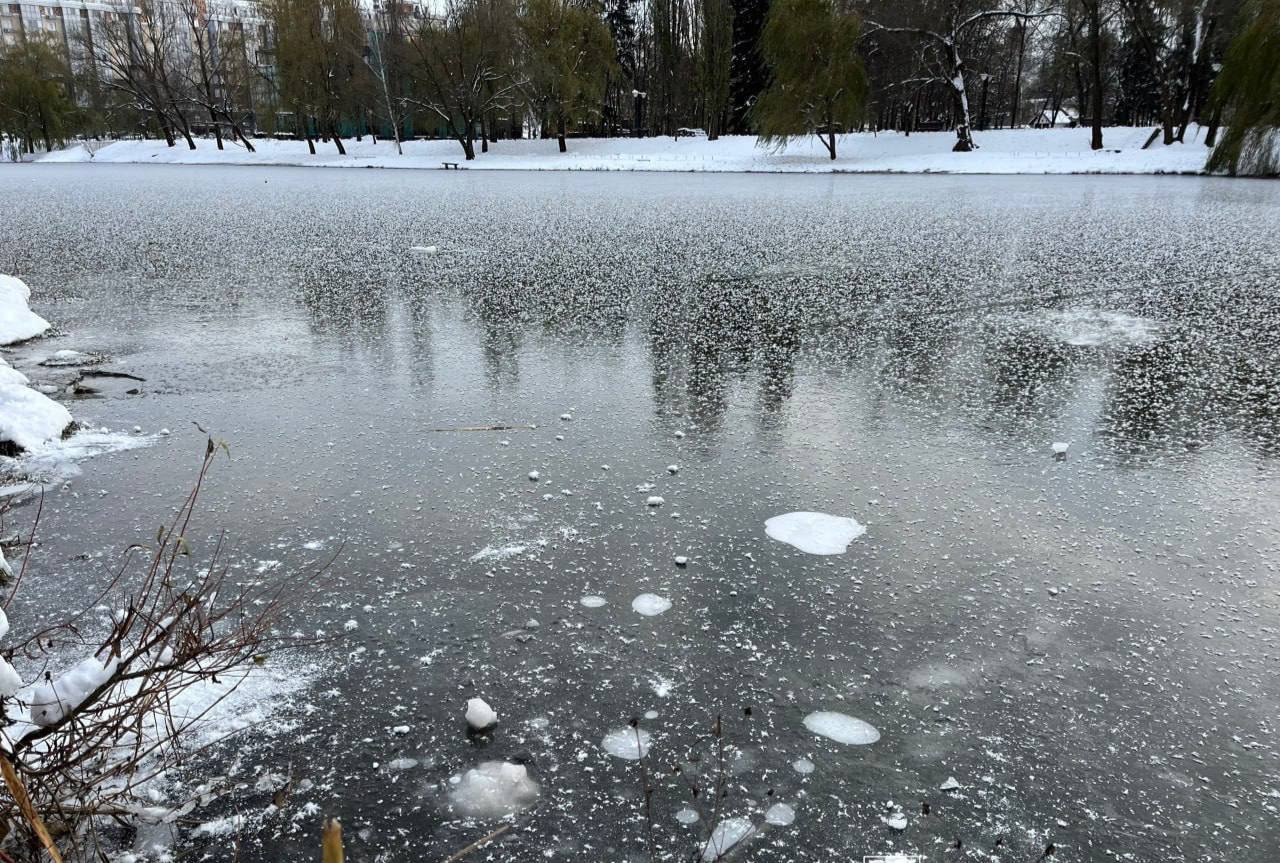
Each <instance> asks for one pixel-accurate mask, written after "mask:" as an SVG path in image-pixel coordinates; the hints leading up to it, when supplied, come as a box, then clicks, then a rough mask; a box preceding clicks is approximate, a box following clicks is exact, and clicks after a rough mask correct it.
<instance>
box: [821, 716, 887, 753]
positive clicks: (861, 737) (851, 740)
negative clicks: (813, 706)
mask: <svg viewBox="0 0 1280 863" xmlns="http://www.w3.org/2000/svg"><path fill="white" fill-rule="evenodd" d="M804 727H805V728H807V729H809V730H810V731H812V732H813V733H814V734H821V735H822V736H823V737H827V738H830V739H831V740H834V741H835V742H836V743H847V744H850V745H852V746H867V745H869V744H871V743H875V742H876V741H877V740H879V739H880V732H879V731H877V730H876V727H875V726H874V725H872V724H870V723H869V722H863V721H862V720H861V719H855V718H854V717H852V716H848V715H846V714H844V713H837V712H835V711H834V710H817V711H815V712H813V713H810V714H809V715H808V716H806V717H805V718H804Z"/></svg>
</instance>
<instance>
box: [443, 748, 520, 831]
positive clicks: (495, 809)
mask: <svg viewBox="0 0 1280 863" xmlns="http://www.w3.org/2000/svg"><path fill="white" fill-rule="evenodd" d="M455 780H456V781H455V782H454V785H453V790H452V791H450V793H449V805H450V806H451V807H452V808H453V809H454V811H456V812H457V813H459V814H460V815H465V816H468V817H470V818H504V817H506V816H507V815H514V814H515V813H517V812H522V811H523V810H525V809H528V808H529V807H530V806H532V805H533V804H534V803H536V802H537V801H538V796H539V795H540V794H541V792H542V789H540V788H539V787H538V783H537V782H534V781H533V779H531V778H530V777H529V771H528V770H526V769H525V767H524V765H523V764H512V763H511V762H509V761H485V762H484V763H482V764H480V765H479V766H478V767H473V768H472V769H471V770H468V771H467V772H466V773H464V774H463V775H462V776H461V778H458V777H455Z"/></svg>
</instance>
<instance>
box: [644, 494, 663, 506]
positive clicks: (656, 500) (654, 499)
mask: <svg viewBox="0 0 1280 863" xmlns="http://www.w3.org/2000/svg"><path fill="white" fill-rule="evenodd" d="M666 502H667V501H666V499H665V498H662V497H659V496H658V495H656V494H651V495H649V497H648V498H647V499H646V500H645V502H644V505H645V506H662V505H663V504H664V503H666Z"/></svg>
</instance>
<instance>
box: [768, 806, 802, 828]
mask: <svg viewBox="0 0 1280 863" xmlns="http://www.w3.org/2000/svg"><path fill="white" fill-rule="evenodd" d="M764 820H765V821H766V822H767V823H769V824H773V825H774V826H776V827H786V826H787V825H788V824H790V823H791V822H792V821H795V820H796V810H794V809H792V808H791V807H790V806H788V805H787V804H785V803H775V804H773V805H772V806H770V807H769V809H768V811H767V812H765V813H764Z"/></svg>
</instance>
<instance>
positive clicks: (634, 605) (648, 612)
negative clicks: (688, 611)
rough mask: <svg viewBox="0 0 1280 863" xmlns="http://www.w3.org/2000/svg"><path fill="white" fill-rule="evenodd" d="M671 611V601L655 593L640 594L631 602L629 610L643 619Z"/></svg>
mask: <svg viewBox="0 0 1280 863" xmlns="http://www.w3.org/2000/svg"><path fill="white" fill-rule="evenodd" d="M670 609H671V600H669V599H667V598H666V597H665V596H658V594H656V593H642V594H640V595H639V596H637V597H636V598H635V599H633V600H631V610H632V611H634V612H635V613H636V614H643V615H644V616H645V617H657V616H658V615H659V614H662V613H664V612H666V611H669V610H670Z"/></svg>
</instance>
